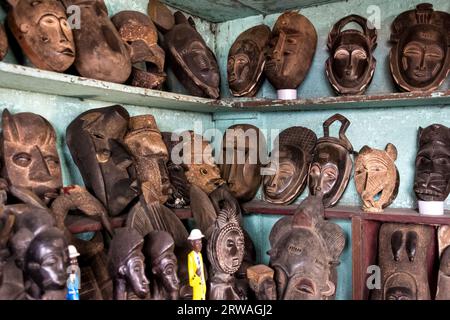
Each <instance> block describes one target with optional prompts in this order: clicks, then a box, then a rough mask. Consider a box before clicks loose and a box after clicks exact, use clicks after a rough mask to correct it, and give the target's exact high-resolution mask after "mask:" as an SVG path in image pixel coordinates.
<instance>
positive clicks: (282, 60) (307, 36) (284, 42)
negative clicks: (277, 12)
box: [265, 11, 317, 89]
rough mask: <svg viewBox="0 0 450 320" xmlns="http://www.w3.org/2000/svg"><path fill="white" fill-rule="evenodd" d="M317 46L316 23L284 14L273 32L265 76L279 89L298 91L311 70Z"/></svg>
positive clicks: (289, 12)
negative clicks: (314, 24)
mask: <svg viewBox="0 0 450 320" xmlns="http://www.w3.org/2000/svg"><path fill="white" fill-rule="evenodd" d="M316 46H317V33H316V30H315V29H314V26H313V24H312V23H311V22H310V21H309V20H308V19H307V18H306V17H305V16H303V15H301V14H299V13H297V12H293V11H288V12H285V13H283V14H282V15H281V16H280V17H279V18H278V20H277V22H276V23H275V26H274V27H273V29H272V35H271V39H270V42H269V49H268V52H267V61H266V66H265V74H266V76H267V79H269V81H270V83H271V84H272V85H273V86H274V87H275V88H276V89H296V88H297V87H298V86H299V85H300V84H301V83H302V82H303V80H304V79H305V77H306V75H307V73H308V71H309V68H310V67H311V63H312V60H313V58H314V53H315V52H316Z"/></svg>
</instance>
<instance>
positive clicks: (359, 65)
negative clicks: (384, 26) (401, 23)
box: [325, 14, 377, 95]
mask: <svg viewBox="0 0 450 320" xmlns="http://www.w3.org/2000/svg"><path fill="white" fill-rule="evenodd" d="M352 22H354V23H357V24H358V25H359V26H360V27H361V29H362V32H361V31H359V30H357V29H346V30H343V29H344V27H345V26H346V25H348V24H349V23H352ZM327 45H328V50H329V51H330V57H329V58H328V60H327V62H326V64H325V66H326V67H325V68H326V69H325V70H326V73H327V77H328V80H329V81H330V83H331V85H332V86H333V89H334V90H335V91H336V92H337V93H338V94H342V95H346V94H348V95H350V94H354V95H357V94H362V93H363V92H364V91H365V90H366V89H367V87H368V86H369V84H370V82H371V81H372V77H373V74H374V72H375V66H376V59H375V57H374V56H373V54H372V52H373V51H374V50H375V48H376V46H377V29H375V27H374V26H373V25H372V24H371V23H370V22H369V21H368V20H367V19H366V18H363V17H361V16H358V15H355V14H352V15H349V16H347V17H344V18H342V19H341V20H339V21H338V22H336V24H335V25H334V26H333V28H332V29H331V31H330V34H329V35H328V43H327Z"/></svg>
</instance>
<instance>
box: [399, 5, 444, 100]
mask: <svg viewBox="0 0 450 320" xmlns="http://www.w3.org/2000/svg"><path fill="white" fill-rule="evenodd" d="M391 29H392V33H391V41H392V42H393V43H394V46H393V47H392V49H391V54H390V66H391V73H392V76H393V78H394V80H395V82H396V83H397V85H398V86H399V87H400V89H401V90H404V91H432V90H435V89H437V88H438V87H439V86H440V85H441V84H442V82H443V81H444V80H445V78H446V77H447V75H448V73H449V70H450V52H449V51H450V33H449V32H448V30H450V14H449V13H447V12H442V11H434V10H433V5H431V4H429V3H422V4H419V5H417V7H416V9H415V10H409V11H406V12H403V13H402V14H400V15H399V16H398V17H397V18H396V19H395V20H394V22H393V23H392V27H391Z"/></svg>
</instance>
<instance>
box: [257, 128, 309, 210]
mask: <svg viewBox="0 0 450 320" xmlns="http://www.w3.org/2000/svg"><path fill="white" fill-rule="evenodd" d="M316 141H317V137H316V134H315V133H314V132H313V131H311V130H309V129H307V128H304V127H291V128H287V129H285V130H283V131H282V132H281V133H280V135H279V136H278V139H277V140H276V141H275V148H274V150H273V151H272V154H271V157H272V158H273V159H278V163H275V165H276V170H275V171H274V172H273V174H272V175H266V176H265V177H264V183H263V192H264V199H265V200H266V201H267V202H270V203H276V204H289V203H291V202H293V201H294V200H295V199H296V198H297V197H298V196H299V195H300V194H301V193H302V192H303V190H304V188H305V185H306V179H307V176H308V171H309V166H310V164H311V160H312V156H313V153H314V147H315V145H316ZM277 149H278V150H277ZM272 165H273V164H272Z"/></svg>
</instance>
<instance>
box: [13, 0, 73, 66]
mask: <svg viewBox="0 0 450 320" xmlns="http://www.w3.org/2000/svg"><path fill="white" fill-rule="evenodd" d="M9 2H10V3H11V9H10V12H9V13H8V25H9V27H10V29H11V31H12V33H13V35H14V37H15V38H16V39H17V42H18V43H19V45H20V47H21V48H22V50H23V51H24V53H25V55H26V56H27V57H28V58H29V59H30V61H31V62H32V63H33V64H34V65H35V66H36V67H37V68H39V69H44V70H50V71H57V72H64V71H66V70H67V69H68V68H69V67H70V66H71V65H72V64H73V62H74V60H75V44H74V39H73V34H72V29H71V28H70V26H69V24H68V22H67V16H66V11H65V10H64V6H63V5H62V4H61V3H60V1H56V0H45V1H44V0H14V1H12V0H10V1H9Z"/></svg>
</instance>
